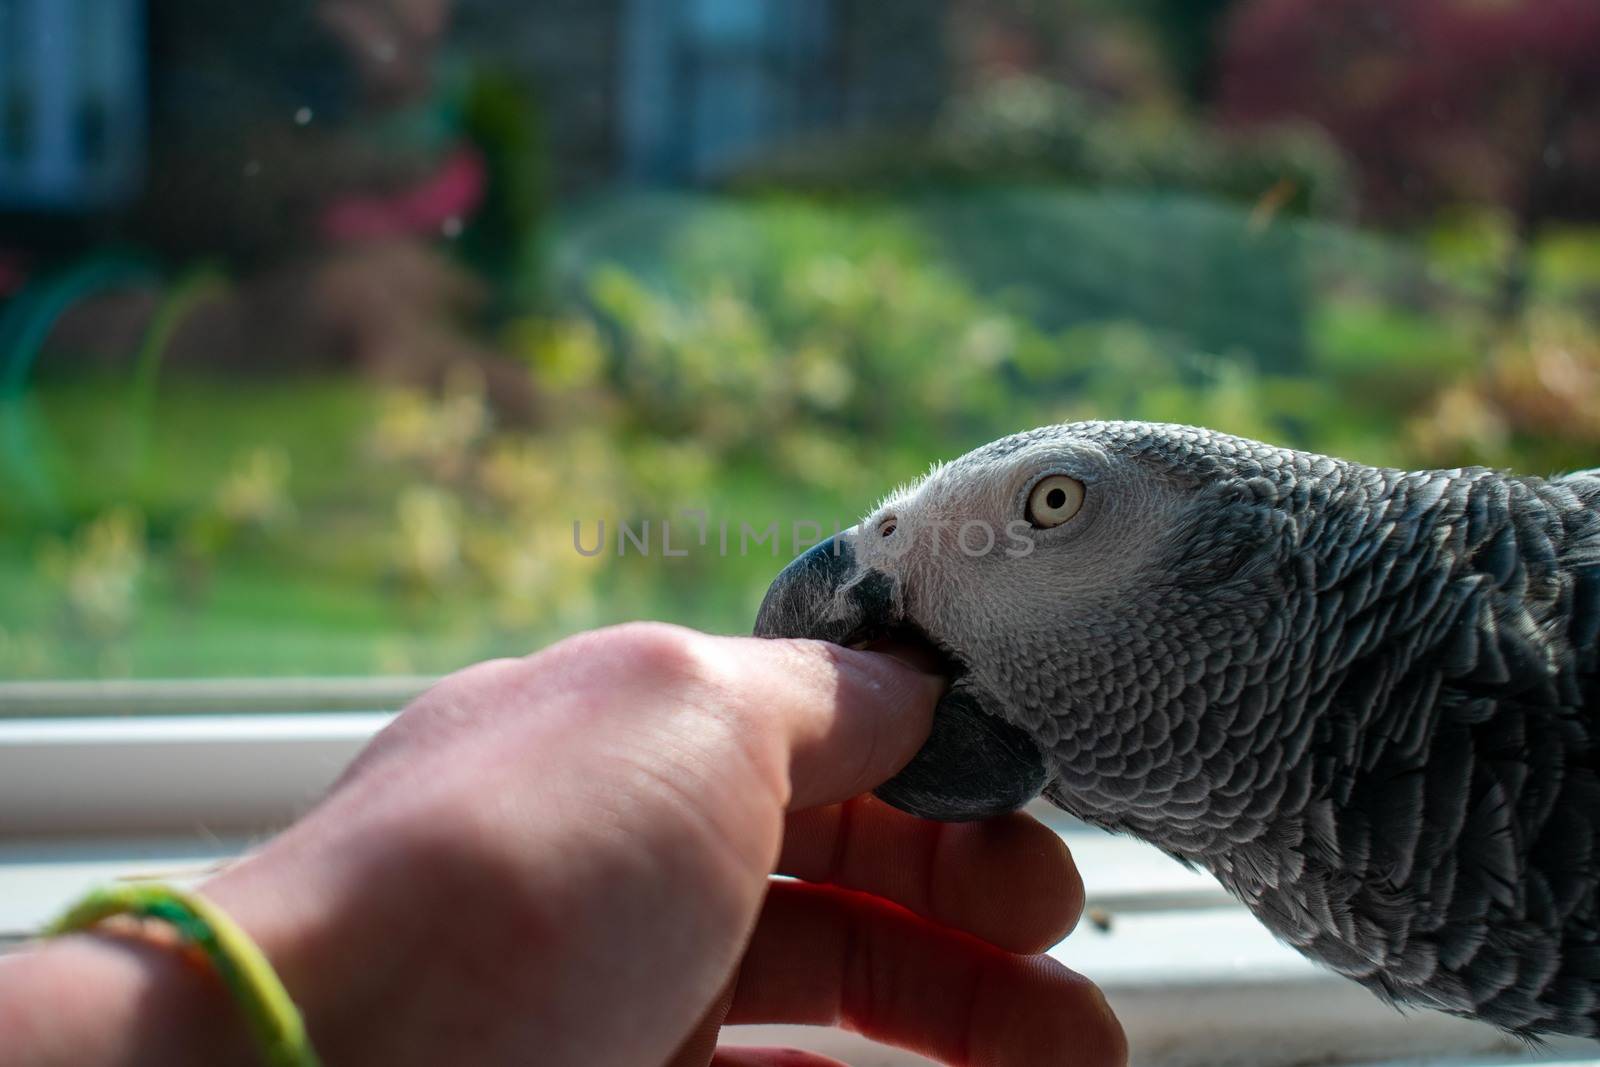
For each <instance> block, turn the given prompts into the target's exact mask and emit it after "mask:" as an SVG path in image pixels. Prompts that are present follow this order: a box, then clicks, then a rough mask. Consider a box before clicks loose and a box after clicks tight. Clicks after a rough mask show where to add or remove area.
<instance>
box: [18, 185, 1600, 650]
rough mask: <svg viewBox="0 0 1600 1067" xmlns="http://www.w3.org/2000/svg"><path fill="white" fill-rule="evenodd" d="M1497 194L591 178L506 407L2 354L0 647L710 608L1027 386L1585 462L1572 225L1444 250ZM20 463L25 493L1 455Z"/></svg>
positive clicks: (558, 251)
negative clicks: (1410, 228)
mask: <svg viewBox="0 0 1600 1067" xmlns="http://www.w3.org/2000/svg"><path fill="white" fill-rule="evenodd" d="M1506 225H1508V224H1507V223H1506V222H1505V220H1503V219H1499V218H1498V217H1495V216H1487V217H1484V216H1458V217H1455V218H1452V219H1449V220H1446V221H1445V222H1443V223H1441V226H1440V228H1439V229H1438V230H1436V231H1435V232H1433V233H1431V234H1428V235H1425V237H1424V239H1423V240H1421V241H1418V242H1416V243H1415V244H1408V243H1403V242H1397V241H1393V240H1386V239H1381V238H1377V237H1374V236H1372V235H1370V234H1362V233H1359V232H1356V231H1353V230H1350V229H1347V228H1344V227H1342V226H1340V225H1337V224H1332V223H1326V222H1318V221H1313V220H1306V219H1294V218H1286V217H1269V218H1265V219H1264V218H1262V217H1261V215H1260V214H1259V212H1257V211H1254V210H1252V209H1251V208H1250V207H1248V206H1241V205H1238V204H1231V203H1228V202H1226V201H1219V200H1216V199H1211V198H1204V197H1176V196H1172V195H1168V194H1145V195H1140V194H1133V193H1129V194H1122V195H1116V196H1111V195H1106V194H1100V193H1094V192H1082V191H1071V190H1053V191H1052V190H1048V189H1044V188H1040V187H1026V188H1016V189H1003V190H1002V189H996V190H990V191H982V190H971V189H969V190H964V191H952V192H946V193H939V194H934V193H925V194H919V195H908V196H902V197H895V198H876V199H867V198H858V199H856V200H853V201H849V202H842V201H836V200H823V201H818V200H807V199H801V198H795V197H778V198H766V199H753V200H743V201H737V200H728V199H691V198H681V197H674V198H668V197H649V196H636V197H627V198H623V199H617V200H610V201H607V202H604V203H597V204H595V205H593V206H592V208H591V209H590V210H589V211H587V212H579V213H576V214H573V215H571V216H570V217H568V219H567V220H566V222H565V225H564V226H563V227H562V228H561V229H560V230H559V232H557V233H556V234H555V235H554V238H553V241H552V243H551V244H550V246H549V254H548V256H547V257H546V260H545V267H544V275H545V278H546V282H547V284H548V285H549V286H550V290H549V295H548V298H547V299H546V301H545V303H544V305H543V309H542V310H540V311H539V312H537V313H524V314H522V315H521V316H520V317H514V318H512V319H511V320H509V321H508V322H507V323H506V324H505V326H504V328H503V332H502V334H501V336H500V337H499V347H500V349H501V350H503V351H505V352H507V353H510V354H512V355H513V356H514V357H515V358H516V359H518V360H519V361H521V363H522V365H523V366H525V368H526V372H527V374H528V375H529V377H530V379H531V380H532V382H533V384H534V388H535V390H536V392H537V395H538V396H539V398H540V405H539V410H540V411H541V413H542V414H541V415H540V416H539V418H538V420H537V421H536V422H535V423H534V424H533V425H526V426H525V425H509V424H505V423H502V422H500V421H498V420H497V418H496V416H495V414H494V410H495V409H494V405H493V403H492V399H493V398H492V397H491V396H490V395H489V393H488V389H489V386H488V385H487V384H486V382H485V379H484V377H483V376H482V375H481V374H480V373H478V372H477V371H475V370H473V369H471V368H470V366H468V367H464V368H463V369H460V370H458V371H457V372H455V373H453V374H451V375H450V376H449V377H448V379H447V380H446V381H445V382H444V384H443V385H442V387H441V388H439V389H438V390H435V391H424V390H420V389H401V388H392V387H386V388H375V387H374V386H372V385H371V384H370V383H364V382H360V381H352V380H344V379H312V380H299V381H295V380H285V381H264V382H258V383H254V384H252V385H251V386H250V387H249V388H237V387H231V386H228V385H226V384H222V383H218V382H208V381H206V380H204V379H193V378H183V377H176V376H174V377H170V378H169V379H167V380H165V381H163V382H161V383H160V384H159V387H158V388H156V389H155V391H154V392H153V394H150V395H144V394H140V396H139V398H138V400H137V402H135V390H134V387H133V386H132V385H131V384H130V383H129V382H127V381H125V380H114V379H105V378H90V377H73V376H57V377H55V378H52V379H49V380H41V381H39V382H36V383H35V384H34V387H33V388H32V389H31V391H30V392H29V393H28V394H27V395H26V397H25V404H26V405H27V407H28V409H29V413H30V417H29V423H30V425H33V426H35V427H38V428H42V429H41V432H40V433H39V434H38V435H37V439H36V441H35V446H36V447H35V448H34V449H33V450H32V451H30V452H29V453H27V462H26V463H24V464H20V465H19V463H18V461H17V457H16V456H15V455H12V456H11V458H10V459H9V460H7V461H6V462H4V463H3V464H0V500H3V501H5V504H4V505H3V507H4V511H3V512H0V583H3V585H4V588H5V589H6V590H7V596H6V597H5V598H4V600H3V601H0V676H3V677H32V676H51V675H85V674H86V675H104V674H128V673H131V674H136V675H172V674H185V675H187V674H221V673H268V674H270V673H285V672H296V673H339V672H345V673H349V672H367V671H374V670H384V671H394V670H405V671H410V670H418V671H435V670H443V669H447V668H450V667H452V666H455V665H458V664H460V663H463V662H466V661H468V660H470V659H472V658H474V657H480V656H485V655H492V654H501V653H515V652H520V651H524V650H527V649H529V648H531V647H535V646H537V645H538V644H540V643H542V642H545V641H548V640H550V639H552V638H554V637H556V636H559V635H561V634H563V633H568V632H571V631H573V630H575V629H578V628H581V627H585V626H590V625H596V624H599V623H603V622H607V621H613V620H620V619H625V618H634V617H640V616H655V617H661V618H669V619H673V620H676V621H680V622H684V623H688V624H691V625H697V626H701V627H705V628H710V629H715V630H723V631H740V630H743V629H745V628H746V627H747V626H748V625H749V622H750V619H751V616H752V613H753V612H754V609H755V606H756V604H757V603H758V601H759V597H760V594H761V592H762V590H763V589H764V587H765V585H766V582H767V581H768V580H769V579H770V576H771V575H772V574H773V573H774V571H775V570H776V569H777V568H778V567H779V566H780V565H781V563H782V562H783V561H784V560H785V559H786V558H787V557H788V555H789V554H790V552H791V551H793V550H794V549H795V548H803V547H804V544H803V543H802V544H796V543H795V540H796V537H797V536H799V537H800V538H802V539H806V540H809V539H815V538H817V537H820V536H825V535H826V534H827V533H829V532H831V531H832V529H833V527H834V525H835V524H836V523H837V524H841V525H842V524H848V523H850V522H852V521H853V520H854V518H855V517H856V516H858V515H859V514H861V513H862V512H863V511H864V510H865V509H866V508H868V507H870V506H871V504H872V503H873V502H874V500H875V499H876V498H877V497H878V496H879V495H880V494H882V493H883V492H885V491H886V490H887V489H888V488H889V487H891V486H893V485H894V484H896V483H897V482H900V481H903V480H906V479H909V478H913V477H915V476H916V475H917V474H919V473H920V472H921V471H922V470H924V469H925V468H926V466H927V465H928V464H929V463H930V462H932V461H934V460H937V459H943V458H948V457H950V456H953V455H956V454H959V453H960V452H962V451H964V450H966V449H967V448H970V447H972V446H974V445H976V444H978V443H980V442H982V441H985V440H988V439H990V438H993V437H995V436H999V435H1001V434H1004V433H1008V432H1011V431H1015V430H1018V429H1023V428H1026V427H1029V426H1033V425H1037V424H1040V423H1043V422H1048V421H1056V420H1064V419H1074V418H1090V417H1116V418H1149V419H1161V420H1170V421H1181V422H1192V423H1202V424H1205V425H1209V426H1213V427H1216V428H1219V429H1223V430H1229V431H1233V432H1237V433H1243V434H1248V435H1251V436H1256V437H1261V438H1266V439H1269V440H1273V441H1278V442H1282V443H1286V444H1292V445H1298V446H1302V447H1307V448H1312V449H1317V450H1322V451H1330V452H1334V453H1338V454H1342V455H1347V456H1350V457H1352V458H1355V459H1360V460H1364V461H1368V462H1375V463H1390V464H1398V465H1424V464H1439V465H1454V464H1457V463H1461V462H1484V463H1492V464H1497V465H1508V466H1513V467H1517V468H1519V469H1523V470H1527V471H1530V472H1535V473H1539V472H1548V471H1552V470H1558V469H1562V468H1570V467H1575V466H1589V465H1592V463H1593V462H1594V460H1593V456H1594V450H1595V448H1596V446H1597V444H1600V331H1597V330H1596V328H1595V325H1594V321H1595V316H1594V311H1595V308H1596V307H1597V306H1600V253H1596V251H1595V250H1596V249H1597V248H1600V235H1596V234H1594V233H1587V232H1583V231H1576V230H1573V231H1562V232H1557V233H1552V234H1550V235H1549V236H1548V237H1547V238H1546V239H1545V240H1544V241H1543V242H1542V243H1541V244H1540V245H1539V246H1538V248H1537V249H1536V250H1535V255H1534V256H1533V259H1532V262H1533V263H1534V264H1535V270H1534V272H1533V276H1534V278H1535V290H1534V299H1533V302H1532V304H1531V306H1530V310H1529V312H1528V314H1527V315H1526V316H1525V317H1524V318H1523V319H1522V320H1520V321H1519V322H1518V323H1517V324H1515V325H1514V326H1512V327H1506V326H1504V325H1502V324H1500V323H1499V321H1498V320H1497V319H1496V317H1495V316H1494V315H1492V314H1490V312H1489V310H1487V308H1488V301H1486V299H1485V290H1484V284H1483V278H1484V276H1485V272H1486V271H1487V272H1491V273H1492V264H1491V262H1490V260H1491V259H1492V257H1485V256H1484V255H1483V254H1482V252H1483V249H1484V248H1485V247H1486V246H1490V245H1492V244H1493V242H1494V240H1495V239H1496V238H1495V235H1496V234H1497V233H1500V232H1502V231H1503V229H1504V227H1505V226H1506ZM1489 288H1490V289H1491V290H1492V285H1491V286H1490V287H1489ZM135 443H138V444H139V446H138V447H133V446H134V444H135ZM23 468H26V469H23ZM40 479H42V480H43V481H44V482H46V483H48V484H49V485H51V486H53V487H54V488H55V490H56V492H54V493H53V494H51V499H52V500H53V501H54V503H52V504H51V506H48V507H47V506H45V505H44V504H42V503H37V502H34V498H31V497H29V496H28V495H27V494H26V493H24V492H23V491H22V489H21V487H22V486H24V485H25V484H26V483H28V482H29V481H30V480H40ZM575 524H576V530H575V528H574V527H575ZM797 525H798V526H799V529H796V526H797ZM624 527H626V529H627V530H629V531H630V532H631V535H632V537H633V538H634V541H626V540H625V538H624V536H623V528H624ZM769 528H770V531H771V536H766V537H765V538H764V539H761V538H762V537H763V535H765V534H767V533H768V532H769ZM575 537H576V541H575ZM597 539H598V547H599V549H600V551H599V552H598V553H595V552H594V551H593V549H594V548H595V547H596V544H597ZM664 539H665V540H664ZM724 539H726V541H727V543H728V549H727V551H726V554H724V552H723V551H722V549H721V545H720V542H722V541H723V540H724ZM645 540H647V541H648V543H649V545H650V551H649V552H648V554H644V553H641V552H640V551H638V550H637V549H636V548H634V547H632V546H633V545H634V544H635V543H640V542H641V541H645ZM619 545H622V548H621V549H620V550H619ZM668 547H670V548H671V550H672V551H673V553H674V554H673V555H667V554H666V551H665V550H666V549H667V548H668ZM580 548H581V549H582V550H581V551H580ZM678 552H682V553H684V554H683V555H677V554H676V553H678Z"/></svg>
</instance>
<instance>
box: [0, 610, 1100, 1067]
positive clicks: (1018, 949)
mask: <svg viewBox="0 0 1600 1067" xmlns="http://www.w3.org/2000/svg"><path fill="white" fill-rule="evenodd" d="M942 685H943V683H942V681H941V680H940V679H939V678H937V677H935V676H932V675H929V674H924V673H922V672H921V671H919V670H917V669H914V668H912V667H911V666H908V665H907V664H906V663H902V662H900V661H899V660H897V659H895V658H892V657H891V656H888V655H880V654H877V653H871V652H854V651H848V650H845V649H841V648H838V647H836V646H831V645H825V644H821V643H818V642H809V641H758V640H755V639H751V638H725V637H708V636H705V635H702V634H698V633H695V632H693V631H689V630H683V629H679V628H676V627H668V626H661V625H655V624H634V625H630V626H625V627H618V628H613V629H610V630H602V631H596V632H594V633H590V634H584V635H580V636H578V637H576V638H572V639H570V640H567V641H564V642H561V643H560V644H557V645H554V646H552V647H551V648H549V649H547V650H545V651H543V652H541V653H539V654H537V655H534V656H530V657H527V658H524V659H517V660H500V661H494V662H490V663H484V664H480V665H478V666H476V667H472V668H469V669H467V670H464V671H461V672H459V673H457V674H454V675H452V676H450V677H449V678H447V679H445V680H444V681H443V682H441V683H439V684H438V685H437V686H435V687H434V688H433V689H432V690H430V691H429V692H428V693H426V694H424V695H423V696H422V697H420V698H419V699H418V700H417V701H416V702H414V703H413V704H412V705H411V706H410V707H409V708H407V709H406V711H405V712H404V713H403V714H402V715H401V716H400V717H399V718H398V719H397V720H396V721H395V723H394V724H393V725H391V726H390V727H389V728H388V729H386V730H385V731H383V733H381V734H380V735H379V736H378V737H377V738H376V739H375V740H374V741H373V742H372V744H371V745H369V746H368V748H367V749H366V750H365V751H364V752H363V753H362V754H361V755H360V757H359V758H358V759H357V760H356V761H355V763H354V764H352V766H351V767H350V769H349V770H348V771H346V773H345V774H344V776H343V777H342V778H341V779H340V781H339V782H338V784H337V785H336V786H335V787H334V788H333V790H332V791H331V793H330V794H329V795H328V796H327V797H326V798H325V799H324V800H323V801H322V803H321V804H319V805H318V806H317V807H316V808H314V809H313V810H312V811H311V812H310V813H309V814H308V815H306V816H305V817H304V818H303V819H301V820H300V821H299V822H298V823H296V824H295V825H294V826H292V827H290V828H289V829H288V830H286V831H285V832H283V833H281V834H279V835H278V836H277V837H275V838H273V839H271V840H270V841H268V842H267V843H266V844H264V845H263V846H262V847H261V848H259V849H257V850H255V851H254V852H252V853H251V854H250V855H249V856H248V857H246V858H245V859H243V860H241V861H240V862H238V863H236V864H234V865H232V866H230V867H229V868H228V869H226V870H225V871H223V872H222V873H220V874H218V875H216V876H214V877H212V878H211V879H209V880H208V881H207V882H205V883H204V884H203V885H202V886H201V891H202V892H203V893H205V894H206V895H207V896H208V897H210V898H211V899H212V900H213V901H215V902H216V903H218V904H219V905H221V906H222V907H223V908H225V909H226V910H227V911H229V912H230V913H231V914H232V915H233V916H234V917H235V919H237V920H238V921H239V923H240V924H241V925H242V926H243V927H244V928H245V929H246V931H248V932H249V933H250V934H251V935H252V936H253V937H254V938H255V939H256V940H257V942H258V943H259V944H260V945H261V946H262V948H263V950H264V951H265V952H266V953H267V955H268V957H269V958H270V959H271V961H272V962H273V964H274V965H275V966H276V968H277V969H278V971H279V973H280V975H281V976H282V978H283V980H284V983H285V985H286V986H287V988H288V989H289V991H290V992H291V994H292V995H293V996H294V997H295V999H296V1001H297V1002H298V1003H299V1004H300V1005H301V1007H302V1009H303V1011H304V1013H305V1016H306V1020H307V1023H308V1026H309V1028H310V1032H311V1035H312V1037H313V1039H314V1041H315V1043H316V1045H317V1047H318V1050H319V1052H320V1053H321V1054H322V1056H323V1059H324V1061H325V1062H326V1063H327V1064H329V1065H330V1067H338V1065H342V1064H352V1065H354V1064H378V1063H381V1064H386V1065H395V1067H404V1065H410V1064H417V1065H423V1064H427V1065H432V1064H438V1063H447V1062H454V1063H472V1064H480V1065H488V1067H497V1065H511V1064H518V1065H521V1064H528V1063H539V1064H552V1065H554V1064H574V1065H576V1064H583V1065H610V1064H615V1065H619V1067H624V1065H625V1067H637V1065H660V1067H706V1065H708V1064H714V1065H716V1067H754V1065H765V1067H780V1065H781V1067H819V1065H825V1064H829V1063H832V1061H831V1060H826V1059H823V1058H820V1057H816V1056H813V1055H811V1054H808V1053H796V1052H792V1051H783V1050H774V1049H736V1048H732V1047H728V1046H727V1045H726V1044H724V1045H723V1046H722V1047H719V1046H718V1037H719V1029H720V1028H721V1027H722V1026H723V1025H724V1024H734V1023H753V1022H791V1023H813V1024H820V1025H825V1026H843V1027H847V1028H849V1029H853V1030H856V1031H859V1032H860V1033H862V1034H864V1035H866V1036H867V1037H869V1038H871V1039H873V1040H875V1041H879V1042H883V1043H885V1044H890V1045H897V1046H901V1047H905V1048H911V1049H915V1050H917V1051H920V1052H922V1053H923V1054H924V1055H926V1056H929V1057H931V1058H932V1059H934V1060H935V1061H937V1062H940V1063H947V1064H960V1065H973V1067H980V1065H981V1067H1010V1065H1017V1067H1023V1065H1026V1067H1041V1065H1046V1064H1054V1063H1062V1064H1067V1063H1071V1064H1079V1065H1083V1067H1100V1065H1105V1067H1113V1065H1117V1064H1122V1063H1124V1062H1125V1061H1126V1046H1125V1043H1124V1040H1123V1036H1122V1031H1121V1029H1120V1027H1119V1026H1118V1024H1117V1022H1116V1020H1115V1018H1114V1017H1113V1016H1112V1014H1111V1012H1110V1010H1109V1009H1108V1008H1107V1006H1106V1003H1105V1000H1104V999H1103V998H1102V997H1101V995H1100V993H1099V991H1098V990H1096V989H1095V987H1094V986H1093V985H1092V984H1090V983H1089V982H1088V981H1087V980H1086V979H1085V978H1083V977H1081V976H1079V975H1077V974H1074V973H1073V972H1071V971H1069V970H1067V969H1066V968H1065V967H1062V966H1061V965H1060V964H1058V963H1055V962H1054V961H1052V960H1051V959H1049V958H1048V957H1045V956H1042V955H1037V953H1041V952H1042V951H1043V950H1044V949H1045V948H1047V947H1048V946H1050V945H1051V944H1053V943H1055V942H1056V941H1057V940H1059V939H1060V938H1061V937H1063V936H1064V935H1065V934H1066V933H1067V932H1068V931H1069V930H1070V929H1071V927H1072V926H1073V924H1074V923H1075V922H1076V920H1077V917H1078V913H1079V911H1080V910H1081V908H1082V902H1083V888H1082V883H1081V881H1080V880H1079V878H1078V874H1077V872H1076V870H1075V869H1074V867H1073V864H1072V859H1071V857H1070V855H1069V854H1068V853H1067V850H1066V848H1065V847H1064V846H1063V845H1062V844H1061V842H1060V840H1059V839H1058V838H1057V837H1056V836H1055V834H1053V833H1052V832H1050V831H1049V830H1048V829H1046V828H1045V827H1043V826H1041V825H1040V824H1038V823H1037V822H1035V821H1033V820H1032V819H1030V818H1028V817H1026V816H1023V815H1012V816H1007V817H1004V818H1001V819H997V820H991V821H989V822H986V823H978V824H964V825H945V826H941V825H938V824H934V823H926V822H921V821H919V820H916V819H913V818H911V817H910V816H907V815H904V814H901V813H900V812H897V811H894V810H893V809H891V808H889V807H887V806H885V805H883V804H881V803H879V802H877V801H875V800H872V799H870V798H869V797H865V796H863V794H865V793H867V792H868V791H870V790H871V789H872V788H873V787H874V786H876V785H877V784H878V783H880V782H882V781H884V780H885V779H887V778H888V777H890V776H892V775H893V774H894V773H895V772H896V771H897V770H898V769H899V768H900V767H901V766H903V765H904V764H905V762H906V761H907V760H908V759H909V758H910V757H911V756H912V754H913V753H914V752H915V751H916V750H917V748H918V747H919V745H920V744H921V742H922V740H923V739H924V738H925V737H926V735H927V731H928V728H929V722H930V715H931V712H932V708H933V704H934V702H935V700H937V698H938V695H939V693H940V692H941V691H942ZM774 872H777V873H779V874H783V875H788V876H791V879H792V880H778V881H774V880H772V879H771V878H770V877H769V876H770V875H771V874H772V873H774ZM724 1036H726V1035H724ZM254 1062H256V1061H255V1060H254V1059H253V1053H252V1051H251V1050H250V1047H249V1043H248V1040H247V1038H246V1036H245V1033H244V1030H243V1027H242V1026H241V1024H240V1022H239V1019H238V1016H237V1014H236V1013H235V1011H234V1009H233V1006H232V1005H231V1004H230V1002H229V1001H228V999H227V995H226V994H225V992H224V991H223V990H222V988H221V986H220V985H219V983H218V982H217V980H216V979H215V978H214V977H213V976H212V975H211V974H210V973H209V972H208V971H207V970H206V969H205V968H203V967H200V966H196V965H194V964H193V963H191V962H189V961H187V960H186V959H185V958H184V957H183V956H182V955H180V954H179V953H177V952H175V951H173V949H172V948H171V947H170V946H168V945H164V944H160V943H158V939H152V938H150V937H148V936H145V935H139V936H129V935H127V934H123V933H96V934H85V935H74V936H71V937H67V938H64V939H61V940H59V941H56V942H52V943H50V944H48V945H44V946H40V947H36V948H31V949H29V950H27V951H23V952H19V953H15V954H13V955H10V956H8V957H5V958H3V959H0V1064H4V1065H5V1067H13V1065H27V1067H35V1065H39V1067H43V1065H56V1064H61V1065H66V1064H71V1065H74V1067H112V1065H116V1067H124V1065H133V1064H140V1065H143V1064H162V1065H170V1067H177V1065H186V1064H208V1065H227V1064H235V1063H236V1064H241V1065H243V1064H251V1063H254Z"/></svg>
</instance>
